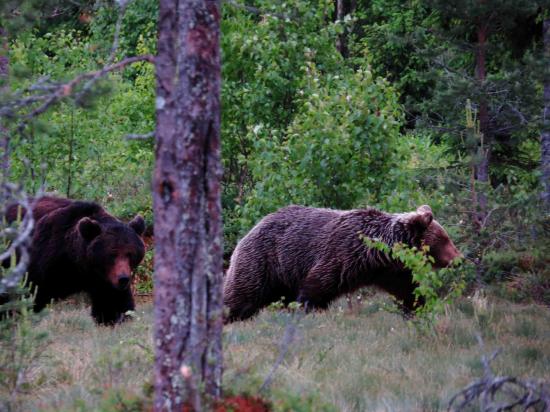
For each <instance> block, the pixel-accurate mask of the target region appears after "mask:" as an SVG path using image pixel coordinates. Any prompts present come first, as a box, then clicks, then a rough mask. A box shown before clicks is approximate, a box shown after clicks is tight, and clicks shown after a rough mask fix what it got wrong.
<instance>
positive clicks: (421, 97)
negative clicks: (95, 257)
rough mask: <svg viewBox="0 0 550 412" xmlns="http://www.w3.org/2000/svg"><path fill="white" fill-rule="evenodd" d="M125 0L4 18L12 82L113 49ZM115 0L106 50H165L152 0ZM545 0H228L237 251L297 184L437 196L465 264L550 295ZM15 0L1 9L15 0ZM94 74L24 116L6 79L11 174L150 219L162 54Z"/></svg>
mask: <svg viewBox="0 0 550 412" xmlns="http://www.w3.org/2000/svg"><path fill="white" fill-rule="evenodd" d="M120 4H122V3H120ZM120 4H118V3H117V4H114V3H112V2H101V1H99V2H93V1H82V2H53V3H51V2H48V1H38V2H32V1H31V2H28V5H27V6H26V8H25V7H23V8H21V7H20V8H18V14H17V16H11V17H12V18H11V19H8V20H5V21H4V22H3V25H4V27H5V29H6V30H7V33H8V34H7V50H8V53H9V54H8V56H9V67H10V73H11V76H10V80H9V81H10V84H9V89H10V90H12V92H13V93H15V96H16V97H17V96H21V95H23V96H24V95H25V93H28V94H29V95H30V94H32V90H36V88H39V87H40V84H41V82H43V83H47V82H48V81H63V80H65V81H66V80H68V79H71V78H74V77H75V76H77V75H78V74H80V73H82V72H87V71H92V70H97V68H98V67H101V66H102V65H103V64H105V63H106V62H107V60H108V59H109V54H110V52H111V48H112V44H113V35H114V30H115V27H116V20H117V16H118V6H119V5H120ZM12 6H13V5H12ZM123 6H124V7H125V8H126V10H125V14H124V17H123V19H122V21H121V23H122V25H121V27H120V28H121V30H120V36H119V37H120V38H119V45H118V48H117V50H116V55H115V58H114V61H117V60H120V59H122V58H124V57H129V56H135V55H142V54H155V52H156V50H155V48H156V39H157V33H156V21H157V12H158V10H157V4H156V2H151V1H147V0H135V1H132V2H129V3H128V4H126V3H124V4H123ZM545 6H546V4H545V2H544V1H507V0H493V1H488V2H482V3H479V4H478V2H475V1H467V0H463V1H453V2H446V1H438V0H430V1H415V0H410V1H397V0H372V1H360V0H356V1H338V2H333V1H327V0H320V1H305V0H291V1H286V2H282V1H281V2H279V1H277V2H274V1H267V0H266V1H261V0H260V1H253V2H247V3H246V5H245V4H244V3H240V2H234V1H227V2H224V4H223V16H222V62H223V63H222V71H223V72H222V127H221V133H222V144H223V163H224V185H223V212H224V227H225V232H224V235H225V252H226V254H229V253H230V252H231V251H232V249H233V248H234V246H235V244H236V242H237V240H238V239H239V238H240V237H241V236H242V235H243V234H244V233H246V232H247V231H248V230H249V229H250V228H251V227H252V225H253V224H254V223H255V222H257V221H258V220H259V219H260V218H261V217H262V216H264V215H265V214H267V213H269V212H271V211H274V210H275V209H277V208H278V207H281V206H283V205H287V204H291V203H297V204H306V205H312V206H323V207H331V208H340V209H349V208H354V207H363V206H367V205H369V206H375V207H379V208H381V209H383V210H387V211H391V212H397V211H409V210H414V209H416V207H417V206H419V205H421V204H429V205H430V206H431V207H432V208H433V210H434V212H435V216H436V218H437V219H438V220H440V221H442V222H444V223H445V225H446V227H447V228H448V230H449V232H450V234H451V236H452V237H453V238H454V239H455V243H457V244H458V245H459V247H460V249H461V250H462V251H463V253H464V254H465V256H466V257H467V258H468V259H469V261H470V262H472V263H473V264H474V270H473V271H472V278H475V279H476V280H477V281H478V282H488V283H491V282H493V281H494V280H498V281H499V282H497V283H498V285H499V286H498V287H499V288H501V286H502V285H503V284H504V283H503V282H500V281H506V282H514V285H515V286H514V288H506V287H504V288H503V290H505V291H507V292H506V293H508V294H510V293H511V294H512V295H514V297H515V298H520V299H522V298H527V297H531V298H535V299H536V300H539V301H543V302H546V303H548V302H549V301H550V295H549V292H548V290H549V288H548V286H549V284H548V283H549V282H550V281H549V280H548V274H547V273H544V270H543V269H544V267H545V266H546V265H547V260H546V256H547V253H546V251H545V247H547V245H548V237H547V230H548V221H547V215H546V214H545V212H544V211H545V205H544V204H543V202H542V200H541V193H542V192H543V186H542V185H541V181H542V180H541V170H542V169H541V131H542V114H543V89H544V80H545V76H548V73H547V70H546V71H545V69H548V66H549V65H548V64H547V63H548V62H547V61H546V60H545V59H544V57H543V53H544V45H543V20H544V18H545V17H546V16H547V15H546V14H545V11H544V10H545ZM4 7H5V9H4V10H3V13H4V16H9V10H10V4H9V2H8V4H6V5H5V6H4ZM480 36H481V37H480ZM546 79H547V77H546ZM95 86H96V87H94V88H93V89H89V90H81V91H79V92H78V93H76V94H73V95H71V96H67V98H65V99H62V101H61V103H60V104H58V105H52V107H51V108H50V109H49V110H48V111H46V112H45V113H43V114H42V115H41V116H39V117H32V116H31V117H29V118H28V120H26V121H25V123H24V125H23V126H22V125H21V122H20V119H21V118H25V115H28V114H29V112H30V111H31V109H29V107H28V106H27V107H19V108H18V107H16V108H15V109H13V107H12V108H10V106H9V105H10V98H11V99H12V101H13V98H14V95H13V94H12V95H11V96H9V95H5V98H4V108H6V107H7V108H8V109H9V110H11V112H10V113H11V115H12V116H11V119H12V120H13V121H12V124H10V125H9V127H12V128H14V130H15V128H16V130H17V132H18V133H16V134H14V135H13V137H12V140H11V150H12V154H11V163H12V164H11V166H12V170H13V176H12V177H13V178H14V179H15V180H17V181H22V182H23V185H24V187H25V188H26V189H27V190H28V191H29V192H31V193H32V192H33V191H34V190H36V189H38V187H40V186H42V185H44V187H45V189H46V190H47V191H49V192H54V193H57V194H59V195H62V196H68V197H73V198H85V199H94V200H97V201H99V202H101V203H102V204H104V205H105V206H106V207H107V208H108V209H109V210H111V211H112V212H113V213H114V214H115V215H118V216H121V217H129V216H132V215H134V214H135V213H141V214H143V215H145V216H146V218H147V220H148V221H149V222H150V223H151V222H152V212H151V210H152V205H151V197H150V186H151V183H150V182H151V173H152V167H153V158H154V140H153V138H151V132H152V131H153V130H154V124H155V115H154V114H155V79H154V68H153V66H152V65H150V64H149V63H147V62H139V63H136V64H134V65H132V66H128V67H127V68H126V69H125V70H123V71H120V72H116V73H111V74H109V75H108V76H107V77H105V78H103V79H100V80H99V81H98V82H97V83H96V84H95ZM33 88H34V89H33ZM17 93H19V95H18V94H17ZM6 96H7V98H6ZM31 108H32V106H31ZM6 110H7V109H6ZM25 110H27V112H25ZM18 116H19V117H18ZM18 119H19V120H18ZM25 119H27V118H25ZM136 135H138V136H136ZM147 136H149V137H150V138H146V137H147Z"/></svg>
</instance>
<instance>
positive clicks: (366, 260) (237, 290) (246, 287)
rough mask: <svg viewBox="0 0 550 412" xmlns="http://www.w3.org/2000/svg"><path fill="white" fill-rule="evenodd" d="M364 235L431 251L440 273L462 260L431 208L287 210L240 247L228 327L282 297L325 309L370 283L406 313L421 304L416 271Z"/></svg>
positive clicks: (228, 282) (230, 285)
mask: <svg viewBox="0 0 550 412" xmlns="http://www.w3.org/2000/svg"><path fill="white" fill-rule="evenodd" d="M361 235H363V236H366V237H369V238H373V239H379V240H381V241H383V242H385V243H386V244H388V245H390V246H392V245H393V244H394V243H397V242H402V243H404V244H407V245H409V246H416V247H421V246H423V245H427V246H429V254H430V255H431V256H432V257H433V259H434V264H433V265H434V267H436V268H441V267H445V266H448V265H449V264H450V263H451V262H452V261H453V260H454V259H455V258H456V257H458V256H460V252H459V251H458V250H457V248H456V247H455V245H454V244H453V242H452V241H451V239H450V238H449V236H448V235H447V232H446V231H445V230H444V229H443V227H441V225H440V224H439V223H438V222H437V221H435V220H434V219H433V214H432V211H431V209H430V207H429V206H421V207H419V208H418V209H417V210H416V212H410V213H400V214H390V213H385V212H381V211H379V210H376V209H373V208H367V209H356V210H350V211H340V210H331V209H319V208H312V207H303V206H288V207H285V208H282V209H280V210H278V211H277V212H275V213H272V214H270V215H267V216H266V217H264V218H263V219H262V220H261V221H260V222H259V223H258V224H257V225H256V226H255V227H254V228H252V230H251V231H250V232H249V233H248V234H247V235H246V236H245V237H244V238H243V239H242V240H241V241H240V242H239V243H238V245H237V247H236V248H235V251H234V252H233V255H232V256H231V261H230V264H229V269H228V271H227V274H226V276H225V280H224V291H223V298H224V305H225V306H226V307H227V308H228V309H229V313H228V316H227V318H226V321H234V320H242V319H246V318H249V317H251V316H253V315H254V314H255V313H256V312H258V311H259V310H260V309H261V308H263V307H265V306H266V305H269V304H270V303H272V302H274V301H278V300H279V299H281V297H283V298H284V300H285V302H292V301H298V302H300V303H302V304H304V306H305V307H306V309H314V308H320V309H324V308H327V307H328V305H329V303H330V302H331V301H333V300H334V299H335V298H336V297H338V296H340V295H342V294H344V293H347V292H351V291H353V290H355V289H358V288H360V287H362V286H367V285H373V286H378V287H379V288H381V289H383V290H385V291H387V292H389V293H390V294H392V295H393V296H395V298H396V299H397V300H398V301H400V302H401V304H402V307H403V309H404V311H406V312H407V311H411V310H413V309H415V308H416V305H418V304H422V302H418V301H416V300H415V296H414V293H413V292H414V289H415V288H416V286H417V285H416V284H415V282H413V279H412V274H411V272H410V271H409V270H407V269H406V268H404V267H403V265H402V264H401V263H400V262H397V261H395V260H393V259H391V258H390V257H388V256H387V255H385V254H384V253H382V252H380V251H378V250H375V249H371V248H369V247H367V246H366V245H365V243H364V241H363V240H362V239H361V237H362V236H361Z"/></svg>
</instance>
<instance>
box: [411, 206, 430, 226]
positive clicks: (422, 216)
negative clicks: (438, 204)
mask: <svg viewBox="0 0 550 412" xmlns="http://www.w3.org/2000/svg"><path fill="white" fill-rule="evenodd" d="M432 220H434V215H433V213H432V209H431V207H430V206H428V205H422V206H420V207H419V208H418V209H416V213H413V214H412V215H411V218H410V220H409V223H410V224H411V225H414V226H416V227H417V228H419V229H422V230H425V229H426V228H427V227H428V226H430V223H432Z"/></svg>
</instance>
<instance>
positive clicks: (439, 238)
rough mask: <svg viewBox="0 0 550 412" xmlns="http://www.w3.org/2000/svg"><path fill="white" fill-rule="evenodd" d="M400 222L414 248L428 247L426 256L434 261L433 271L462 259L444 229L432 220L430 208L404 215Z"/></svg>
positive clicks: (426, 206)
mask: <svg viewBox="0 0 550 412" xmlns="http://www.w3.org/2000/svg"><path fill="white" fill-rule="evenodd" d="M400 220H401V221H402V222H403V223H405V225H406V227H407V228H408V230H409V233H411V234H412V235H413V244H414V245H415V246H417V247H422V246H428V247H429V251H428V254H429V255H430V256H432V257H433V259H434V263H433V266H434V268H435V269H440V268H444V267H447V266H449V265H450V264H451V263H452V262H453V261H454V260H455V259H456V258H460V257H462V254H461V253H460V251H459V250H458V249H457V248H456V246H455V245H454V243H453V241H452V240H451V238H450V237H449V235H448V234H447V232H446V231H445V229H443V227H442V226H441V225H440V224H439V223H438V222H437V221H436V220H435V219H434V217H433V213H432V209H431V208H430V206H428V205H423V206H420V207H419V208H418V209H416V212H411V213H404V214H402V215H401V217H400Z"/></svg>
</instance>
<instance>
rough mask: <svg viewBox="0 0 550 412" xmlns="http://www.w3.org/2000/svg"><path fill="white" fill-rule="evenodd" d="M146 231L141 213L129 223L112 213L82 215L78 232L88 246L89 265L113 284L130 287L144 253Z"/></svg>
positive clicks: (99, 275)
mask: <svg viewBox="0 0 550 412" xmlns="http://www.w3.org/2000/svg"><path fill="white" fill-rule="evenodd" d="M144 231H145V222H144V220H143V218H142V217H141V216H139V215H138V216H136V217H135V218H134V219H132V221H130V223H128V224H127V225H126V224H124V223H122V222H121V221H119V220H117V219H115V218H113V217H112V216H107V218H105V217H101V218H99V219H93V218H91V217H84V218H82V219H80V220H79V221H78V233H79V235H80V236H81V238H82V240H83V242H84V245H85V249H86V252H85V259H86V262H85V263H86V267H88V268H90V269H91V271H92V272H93V274H94V276H96V277H99V278H101V279H102V280H103V281H107V282H108V283H109V284H111V285H112V286H113V287H114V288H116V289H119V290H125V289H127V288H128V287H129V286H130V283H131V275H132V272H133V270H134V269H135V268H136V267H137V266H138V265H139V264H140V263H141V261H142V260H143V256H144V255H145V245H144V243H143V240H142V239H141V235H142V234H143V232H144Z"/></svg>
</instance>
